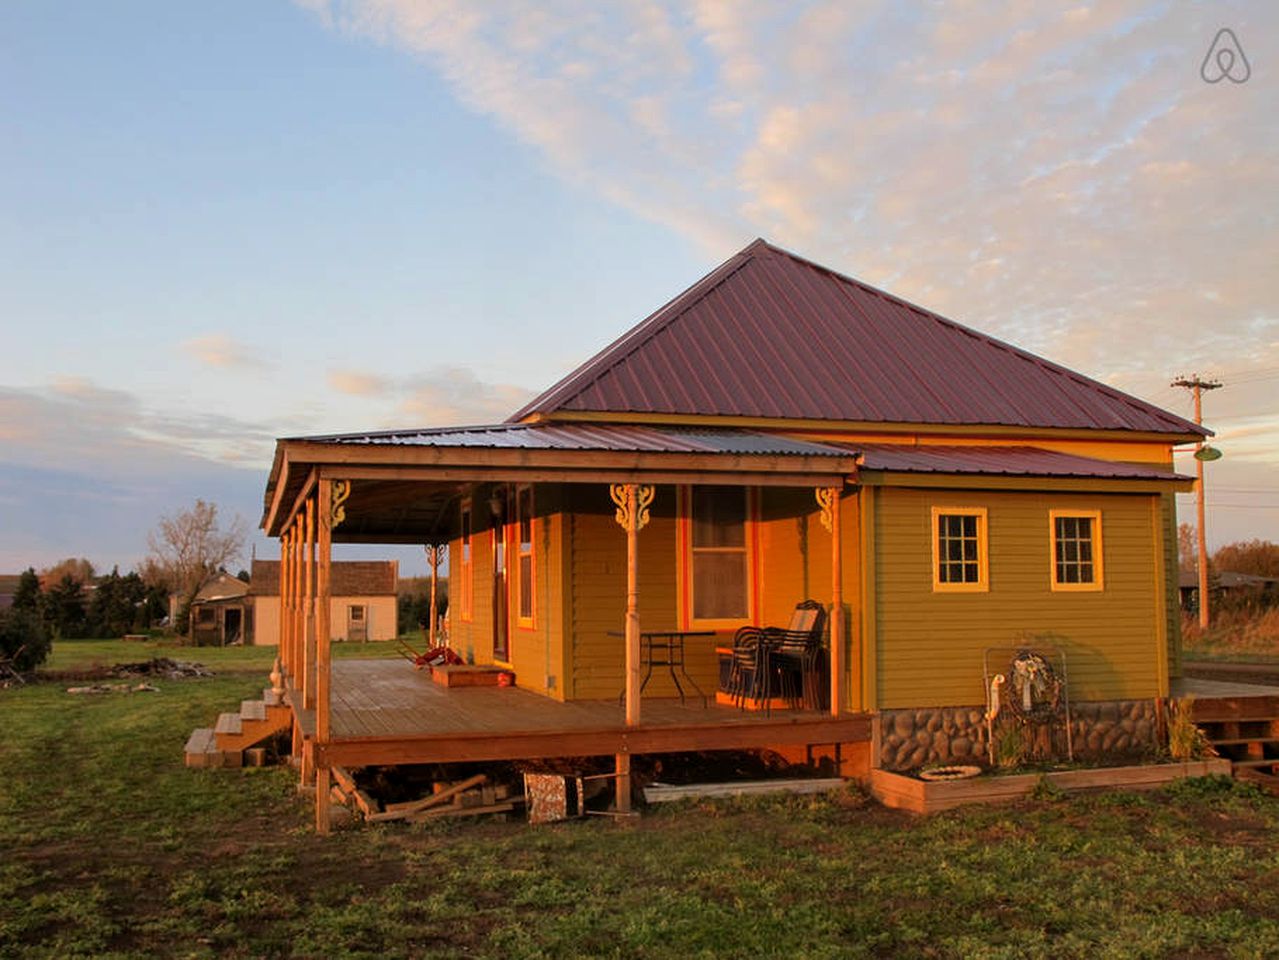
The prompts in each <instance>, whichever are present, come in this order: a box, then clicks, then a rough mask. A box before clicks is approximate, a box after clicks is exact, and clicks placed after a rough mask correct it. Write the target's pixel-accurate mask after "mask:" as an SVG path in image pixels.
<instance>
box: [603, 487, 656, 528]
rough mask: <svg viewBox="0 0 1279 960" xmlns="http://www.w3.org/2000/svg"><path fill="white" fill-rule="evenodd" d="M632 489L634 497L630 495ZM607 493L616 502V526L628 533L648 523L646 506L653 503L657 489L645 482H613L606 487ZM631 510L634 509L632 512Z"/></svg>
mask: <svg viewBox="0 0 1279 960" xmlns="http://www.w3.org/2000/svg"><path fill="white" fill-rule="evenodd" d="M632 491H634V494H635V499H634V500H632V499H631V497H630V494H631V492H632ZM608 495H609V496H610V497H612V498H613V502H614V503H615V504H617V513H616V515H615V517H614V519H616V520H617V524H618V526H620V527H621V528H622V529H623V530H625V531H627V532H628V533H629V532H630V531H632V530H636V531H639V530H643V529H644V527H646V526H647V525H648V508H649V507H650V506H651V505H652V503H653V497H655V496H656V495H657V491H656V490H655V489H654V488H653V486H652V485H651V484H646V483H614V484H610V485H609V488H608ZM632 511H634V512H633V513H632Z"/></svg>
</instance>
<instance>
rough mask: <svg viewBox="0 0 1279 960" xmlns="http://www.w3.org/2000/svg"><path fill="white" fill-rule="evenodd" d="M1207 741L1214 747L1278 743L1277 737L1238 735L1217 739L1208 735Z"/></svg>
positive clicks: (1278, 738)
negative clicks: (1236, 736) (1227, 738)
mask: <svg viewBox="0 0 1279 960" xmlns="http://www.w3.org/2000/svg"><path fill="white" fill-rule="evenodd" d="M1208 742H1209V743H1211V744H1212V745H1213V746H1214V747H1240V746H1243V745H1244V744H1248V743H1279V737H1238V738H1231V739H1229V740H1218V739H1217V738H1216V737H1209V738H1208Z"/></svg>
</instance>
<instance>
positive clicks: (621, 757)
mask: <svg viewBox="0 0 1279 960" xmlns="http://www.w3.org/2000/svg"><path fill="white" fill-rule="evenodd" d="M614 760H615V762H616V764H617V778H616V780H615V781H614V783H615V787H614V790H615V794H614V797H613V805H614V806H615V807H617V812H618V813H630V812H631V755H630V754H629V753H619V754H617V756H616V757H615V758H614Z"/></svg>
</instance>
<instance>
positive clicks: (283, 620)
mask: <svg viewBox="0 0 1279 960" xmlns="http://www.w3.org/2000/svg"><path fill="white" fill-rule="evenodd" d="M288 569H289V534H288V531H287V530H286V531H285V532H283V533H281V534H280V618H279V619H280V662H281V663H282V664H283V666H284V672H285V673H286V674H287V675H288V676H290V677H291V676H292V675H293V658H292V652H293V651H292V650H291V649H290V648H289V613H288V606H287V604H286V603H285V588H284V585H285V582H286V580H285V576H286V573H287V571H288Z"/></svg>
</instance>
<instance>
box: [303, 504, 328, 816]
mask: <svg viewBox="0 0 1279 960" xmlns="http://www.w3.org/2000/svg"><path fill="white" fill-rule="evenodd" d="M307 506H308V507H309V506H311V504H310V502H308V503H307ZM315 507H316V513H318V514H319V531H318V533H319V540H318V542H317V544H316V547H317V553H318V555H319V556H318V558H317V559H318V563H317V570H316V574H317V575H316V598H315V606H316V610H315V641H316V657H315V665H316V671H315V674H316V676H315V742H316V746H317V747H319V748H321V750H322V749H323V748H324V747H326V746H328V744H329V742H330V740H331V729H332V727H331V722H330V709H331V702H332V690H333V676H332V671H333V666H332V664H333V661H332V659H331V658H330V653H331V651H330V648H329V645H330V643H331V641H332V636H333V630H332V624H331V622H330V621H331V613H330V608H331V607H332V593H333V587H332V582H333V581H332V577H333V535H332V530H333V522H332V521H333V481H332V480H321V481H320V482H319V487H318V489H317V491H316V503H315ZM329 826H330V824H329V763H328V760H326V759H322V760H321V762H320V763H319V764H317V766H316V777H315V828H316V830H317V831H319V832H320V833H322V834H323V833H328V832H329Z"/></svg>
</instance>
